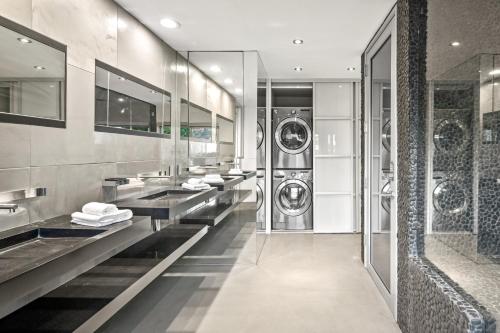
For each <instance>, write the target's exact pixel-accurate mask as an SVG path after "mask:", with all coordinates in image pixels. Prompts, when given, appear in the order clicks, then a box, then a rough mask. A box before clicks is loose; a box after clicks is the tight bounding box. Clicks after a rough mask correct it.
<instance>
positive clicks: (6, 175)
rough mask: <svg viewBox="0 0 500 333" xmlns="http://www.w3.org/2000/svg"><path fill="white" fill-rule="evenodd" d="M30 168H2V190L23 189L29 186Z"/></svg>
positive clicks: (0, 175)
mask: <svg viewBox="0 0 500 333" xmlns="http://www.w3.org/2000/svg"><path fill="white" fill-rule="evenodd" d="M29 173H30V169H29V168H20V169H1V170H0V192H7V191H12V190H23V189H26V188H28V187H29V179H30V178H29Z"/></svg>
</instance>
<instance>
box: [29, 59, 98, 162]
mask: <svg viewBox="0 0 500 333" xmlns="http://www.w3.org/2000/svg"><path fill="white" fill-rule="evenodd" d="M67 79H68V97H67V110H66V115H67V121H66V128H63V129H61V128H50V127H41V126H31V127H30V131H31V138H30V140H31V165H33V166H42V165H57V164H77V163H92V162H94V149H93V145H94V89H95V87H94V75H93V74H91V73H89V72H87V71H84V70H82V69H79V68H77V67H74V66H71V65H69V66H68V78H67Z"/></svg>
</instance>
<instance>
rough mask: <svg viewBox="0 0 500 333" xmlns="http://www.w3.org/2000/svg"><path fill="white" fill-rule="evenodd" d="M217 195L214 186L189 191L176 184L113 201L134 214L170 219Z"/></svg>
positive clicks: (150, 189) (156, 218)
mask: <svg viewBox="0 0 500 333" xmlns="http://www.w3.org/2000/svg"><path fill="white" fill-rule="evenodd" d="M216 195H217V189H216V188H214V187H213V188H210V189H208V190H202V191H190V190H186V189H183V188H182V187H178V186H175V187H174V186H160V187H154V188H148V189H146V190H144V191H142V192H140V193H138V194H137V195H134V196H133V197H131V198H129V199H124V200H118V201H116V202H114V204H116V205H117V206H118V207H119V208H121V209H125V208H126V209H130V210H132V212H133V213H134V215H139V216H151V219H155V220H172V219H174V218H175V217H176V216H178V215H182V214H185V213H186V212H188V211H189V210H191V209H193V207H196V206H197V205H199V204H202V203H204V202H205V201H208V200H210V199H211V198H213V197H215V196H216Z"/></svg>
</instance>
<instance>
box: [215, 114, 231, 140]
mask: <svg viewBox="0 0 500 333" xmlns="http://www.w3.org/2000/svg"><path fill="white" fill-rule="evenodd" d="M216 121H217V122H216V130H217V142H218V143H225V144H234V121H232V120H230V119H227V118H224V117H223V116H220V115H217V120H216Z"/></svg>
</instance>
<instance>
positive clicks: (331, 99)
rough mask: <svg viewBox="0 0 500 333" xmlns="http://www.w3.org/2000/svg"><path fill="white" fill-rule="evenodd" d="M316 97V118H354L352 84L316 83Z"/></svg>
mask: <svg viewBox="0 0 500 333" xmlns="http://www.w3.org/2000/svg"><path fill="white" fill-rule="evenodd" d="M314 95H315V100H314V108H315V116H316V117H339V118H342V117H345V118H350V117H351V116H352V108H353V105H352V104H353V100H352V99H353V97H352V96H353V95H352V83H350V82H349V83H344V82H342V83H316V87H315V90H314Z"/></svg>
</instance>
